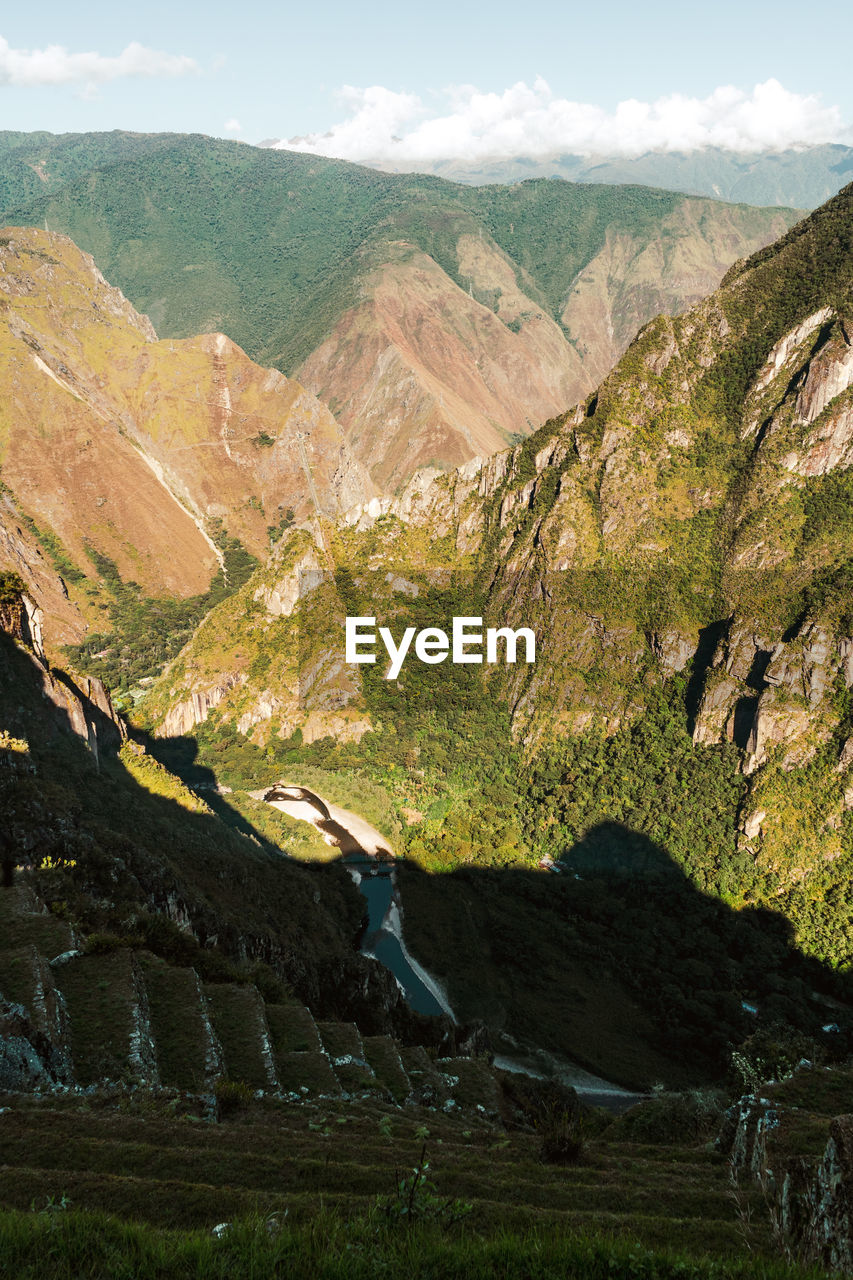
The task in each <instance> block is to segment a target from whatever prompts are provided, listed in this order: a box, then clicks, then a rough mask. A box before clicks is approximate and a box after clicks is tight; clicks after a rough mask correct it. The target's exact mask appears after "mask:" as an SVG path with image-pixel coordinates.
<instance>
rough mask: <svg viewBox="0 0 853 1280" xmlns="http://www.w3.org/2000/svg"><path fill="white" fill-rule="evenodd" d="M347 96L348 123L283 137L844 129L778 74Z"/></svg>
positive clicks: (786, 139) (720, 134) (404, 140)
mask: <svg viewBox="0 0 853 1280" xmlns="http://www.w3.org/2000/svg"><path fill="white" fill-rule="evenodd" d="M339 96H340V98H341V100H342V102H343V103H344V104H345V106H346V108H347V110H348V114H347V117H346V118H345V119H344V120H342V121H341V122H340V123H339V124H336V125H333V126H332V128H331V129H329V130H328V132H326V133H322V134H320V133H312V134H308V135H306V136H304V137H299V138H291V139H288V140H285V141H280V142H278V143H276V144H275V145H276V146H277V147H278V148H279V149H282V150H292V151H306V152H311V153H313V154H319V155H324V156H333V157H335V158H337V159H341V160H352V161H362V162H368V163H371V162H372V163H382V164H389V165H399V166H400V167H402V168H407V167H409V166H411V165H416V164H418V163H423V162H426V161H433V160H439V159H442V160H456V159H459V160H461V159H464V160H487V159H508V158H511V157H513V156H518V155H525V156H531V157H534V156H547V155H555V154H560V153H563V154H566V153H576V154H581V155H624V156H632V155H641V154H642V153H644V152H646V151H654V150H662V151H695V150H699V149H701V148H704V147H721V148H725V149H727V150H731V151H745V152H757V151H765V150H782V149H784V148H787V147H793V146H808V145H817V144H820V143H825V142H835V141H839V140H841V135H842V132H843V129H844V122H843V121H842V118H841V113H840V111H839V109H838V107H834V106H830V107H826V106H824V105H823V104H822V103H821V101H820V98H819V97H818V96H817V95H815V94H798V93H792V92H790V91H789V90H787V89H786V88H785V87H784V86H783V85H781V84H780V83H779V81H778V80H772V79H771V80H766V81H765V82H764V83H763V84H757V85H756V86H755V87H754V89H752V91H751V92H745V91H744V90H742V89H738V88H735V87H734V86H732V85H724V86H721V87H720V88H717V89H715V90H714V92H713V93H711V94H710V95H709V96H708V97H707V98H691V97H686V96H684V95H683V94H671V95H669V96H667V97H662V98H658V99H657V100H656V101H655V102H639V101H637V100H636V99H628V100H626V101H625V102H620V103H619V104H618V105H617V106H616V108H615V110H613V111H607V110H605V109H604V108H602V107H598V106H594V105H593V104H591V103H584V102H572V101H570V100H569V99H567V98H560V97H557V96H556V95H555V94H554V93H553V92H552V91H551V88H550V86H549V85H548V84H547V83H546V81H545V80H543V79H542V78H541V77H538V78H537V79H536V80H535V81H534V83H533V84H532V85H527V84H525V83H524V82H523V81H519V82H518V83H517V84H514V85H513V86H512V87H511V88H509V89H505V90H504V91H503V93H481V92H480V91H479V90H477V89H476V88H475V87H473V86H472V85H463V86H461V87H458V88H453V89H449V90H447V91H446V92H445V94H444V102H442V103H441V104H440V105H439V106H438V108H430V107H428V106H427V105H426V104H425V103H424V101H423V100H422V99H421V98H420V97H418V96H417V95H416V94H411V93H397V92H394V91H393V90H391V89H386V88H383V87H382V86H380V85H374V86H372V87H370V88H367V89H356V88H352V87H351V86H346V87H345V88H344V89H343V90H341V93H340V95H339Z"/></svg>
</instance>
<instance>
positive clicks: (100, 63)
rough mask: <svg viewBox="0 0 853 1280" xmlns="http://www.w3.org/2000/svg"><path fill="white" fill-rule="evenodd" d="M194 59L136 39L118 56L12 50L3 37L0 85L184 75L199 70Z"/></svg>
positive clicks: (57, 48)
mask: <svg viewBox="0 0 853 1280" xmlns="http://www.w3.org/2000/svg"><path fill="white" fill-rule="evenodd" d="M198 69H199V68H198V63H197V62H196V61H195V59H194V58H188V57H186V56H185V55H184V54H173V53H162V52H160V51H159V50H157V49H148V48H146V47H145V45H142V44H139V43H138V41H136V40H133V41H131V43H130V44H129V45H127V46H126V47H125V48H124V49H122V51H121V53H119V54H118V55H117V56H116V57H112V58H111V57H105V56H104V55H103V54H101V53H94V52H93V53H69V52H68V50H67V49H64V48H63V47H62V45H58V44H50V45H47V46H46V47H45V48H44V49H13V48H11V47H10V45H9V42H8V40H5V39H4V38H3V36H0V85H28V86H34V85H60V84H74V83H76V82H82V83H85V84H89V85H94V84H104V83H106V82H107V81H109V80H120V79H124V78H126V77H128V76H147V77H155V76H183V75H188V74H190V73H192V72H196V71H198Z"/></svg>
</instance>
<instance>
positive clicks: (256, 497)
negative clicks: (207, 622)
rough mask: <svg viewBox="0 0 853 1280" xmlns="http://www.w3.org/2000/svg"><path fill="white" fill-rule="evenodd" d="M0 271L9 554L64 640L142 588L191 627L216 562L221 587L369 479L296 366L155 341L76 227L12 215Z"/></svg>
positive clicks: (2, 544)
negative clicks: (283, 368) (41, 227)
mask: <svg viewBox="0 0 853 1280" xmlns="http://www.w3.org/2000/svg"><path fill="white" fill-rule="evenodd" d="M0 284H2V290H3V292H2V312H0V368H2V380H3V386H4V388H6V389H7V394H6V396H5V397H4V400H3V403H2V406H0V476H2V495H1V496H0V548H2V551H1V552H0V554H2V567H4V568H6V569H8V570H10V571H14V572H17V573H19V574H20V575H21V576H22V577H23V579H24V580H25V582H26V583H28V584H29V588H30V590H31V592H32V595H33V597H34V599H35V600H36V601H37V602H38V603H39V604H40V606H41V608H42V611H43V617H44V629H45V640H46V642H47V644H48V646H49V647H50V648H52V650H53V651H54V652H55V651H56V645H58V644H61V643H69V642H80V641H81V640H82V639H83V637H84V636H85V635H86V633H87V631H88V630H89V629H90V628H94V629H95V630H96V632H100V631H101V630H102V628H103V623H104V621H105V618H104V614H105V612H110V611H112V612H113V613H114V612H115V609H116V608H117V607H118V606H119V605H120V606H121V608H123V610H124V613H125V614H126V615H128V616H129V615H130V614H131V613H133V611H134V609H136V610H137V611H138V609H139V607H140V597H142V598H148V599H150V600H155V599H160V600H162V601H165V602H166V603H164V605H163V608H164V609H165V610H166V615H168V616H165V615H164V618H162V619H161V620H160V624H159V625H160V626H161V627H163V626H165V628H166V630H167V631H168V630H169V629H170V628H177V629H178V630H179V629H180V625H186V622H187V618H182V619H180V625H179V619H178V617H177V615H176V614H175V611H174V610H175V608H176V607H177V602H183V607H184V608H185V609H187V610H189V614H188V616H189V615H191V614H193V613H194V614H195V616H196V618H197V617H198V616H200V612H203V606H204V602H205V601H206V600H208V593H209V592H210V590H211V585H212V580H213V579H214V577H215V575H216V591H215V592H214V596H213V597H212V598H221V597H222V595H223V594H227V591H228V590H229V589H233V587H234V586H235V585H236V584H237V582H238V581H239V580H240V574H241V573H242V574H243V576H244V577H245V573H246V571H247V570H248V569H250V568H251V566H252V565H253V564H255V563H256V562H257V558H258V557H260V556H262V555H263V554H264V553H265V551H266V550H267V548H268V546H269V544H270V540H271V539H274V538H276V537H278V536H280V535H281V533H282V531H283V530H284V529H286V528H287V527H289V526H290V525H292V524H293V522H294V521H300V522H301V521H305V520H309V519H311V518H314V517H315V516H316V515H317V514H318V513H320V514H332V513H335V512H338V511H341V510H343V509H345V508H346V507H348V506H350V505H352V503H353V502H354V501H355V500H356V499H359V500H363V499H364V498H365V496H369V495H370V494H372V492H373V489H372V485H371V482H370V480H369V478H368V476H367V474H366V473H365V471H364V470H363V468H361V467H360V465H359V464H358V463H357V462H356V461H355V460H354V459H353V458H352V456H351V454H350V452H349V450H348V448H347V446H346V444H345V442H344V440H343V437H342V435H341V431H340V428H339V427H338V425H337V423H336V422H335V420H334V418H333V417H332V416H331V414H330V413H329V412H328V410H327V409H325V408H324V406H322V405H321V404H320V403H319V402H318V401H317V400H316V399H315V398H314V397H313V396H312V395H310V394H309V393H308V392H307V391H305V390H304V389H303V388H302V387H301V386H300V385H299V384H298V383H296V382H293V381H289V380H288V379H287V378H285V377H284V376H283V375H282V374H280V373H279V372H278V371H276V370H270V369H262V368H259V367H258V366H257V365H255V364H253V363H252V361H251V360H249V359H248V357H247V356H246V355H245V354H244V353H243V352H242V351H241V350H240V349H239V348H238V347H237V346H235V344H234V343H233V342H231V340H230V339H228V338H226V337H224V336H223V335H222V334H208V335H205V336H204V337H201V338H191V339H186V340H182V341H160V342H158V341H157V339H156V335H155V333H154V331H153V329H152V327H151V324H150V322H149V321H148V319H147V317H145V316H142V315H140V314H139V313H138V312H136V311H134V309H133V308H132V307H131V306H130V304H129V303H128V302H127V301H126V300H125V298H124V297H123V296H122V295H121V294H120V293H119V291H118V290H117V289H114V288H112V287H111V286H110V285H108V284H107V283H106V282H105V280H104V278H103V276H102V275H101V274H100V272H99V271H98V269H97V268H96V266H95V264H94V262H93V261H92V259H91V258H90V257H89V256H88V255H87V254H84V253H82V252H81V251H80V250H79V249H78V248H77V247H76V246H75V245H73V244H72V243H71V241H69V240H68V239H66V238H65V237H64V236H61V235H57V234H55V233H53V232H45V231H38V230H33V229H20V228H6V229H5V231H3V232H2V234H0ZM217 593H218V594H217ZM168 601H172V602H173V606H174V607H172V606H170V605H168ZM152 623H153V618H152V617H151V616H150V615H145V614H143V615H141V616H136V618H135V624H136V626H137V628H138V629H140V630H141V631H144V630H145V628H146V624H148V625H151V624H152ZM137 639H138V641H140V642H141V643H142V644H143V645H150V643H151V637H150V636H149V637H148V638H147V639H143V638H141V637H138V638H137ZM171 642H172V643H173V642H174V638H173V639H172V641H171ZM100 647H103V646H100ZM113 676H115V673H113ZM114 683H115V679H114Z"/></svg>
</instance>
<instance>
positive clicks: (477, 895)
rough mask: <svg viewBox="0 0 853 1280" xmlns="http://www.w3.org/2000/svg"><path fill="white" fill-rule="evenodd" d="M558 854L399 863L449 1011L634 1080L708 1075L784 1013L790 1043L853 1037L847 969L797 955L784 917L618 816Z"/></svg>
mask: <svg viewBox="0 0 853 1280" xmlns="http://www.w3.org/2000/svg"><path fill="white" fill-rule="evenodd" d="M559 866H560V870H559V872H556V873H555V872H550V873H549V872H545V871H540V870H536V871H532V870H526V869H512V868H508V869H503V870H496V869H490V868H478V867H465V868H462V869H458V870H456V871H453V872H451V873H448V874H444V875H440V876H435V875H429V874H427V873H425V872H423V871H421V870H420V869H418V868H417V867H415V866H413V865H412V864H406V865H405V866H404V867H402V868H401V870H400V874H399V879H400V883H401V894H402V901H403V907H404V912H405V921H406V938H407V942H408V945H409V947H410V949H411V950H412V952H413V953H414V954H415V955H416V956H417V957H418V959H419V960H420V961H421V962H422V963H423V964H424V965H425V966H426V967H427V968H428V969H430V970H431V971H432V972H433V973H434V974H435V976H436V977H438V978H439V979H440V980H441V981H442V983H443V984H444V985H445V987H446V989H447V992H448V996H449V998H450V1002H451V1004H452V1005H453V1007H454V1009H455V1011H456V1012H457V1014H458V1015H459V1016H460V1017H462V1018H464V1019H466V1020H473V1019H476V1018H482V1019H483V1020H485V1021H486V1022H487V1023H489V1024H490V1025H491V1026H492V1027H498V1028H502V1029H504V1030H505V1031H507V1032H509V1033H510V1034H511V1035H512V1036H514V1037H515V1038H517V1039H519V1040H523V1041H529V1042H532V1043H535V1044H540V1045H543V1046H544V1047H546V1048H548V1049H551V1050H552V1051H554V1052H557V1053H561V1054H566V1055H571V1056H574V1057H576V1058H577V1059H578V1060H579V1061H580V1062H581V1063H583V1064H584V1065H586V1066H589V1067H590V1068H592V1069H594V1070H597V1071H599V1072H601V1073H602V1074H605V1075H608V1074H609V1076H610V1078H612V1079H615V1080H617V1081H618V1082H620V1083H625V1084H630V1085H649V1084H651V1083H653V1082H654V1081H655V1080H656V1079H663V1080H667V1081H672V1082H681V1083H688V1082H699V1081H702V1080H709V1079H713V1078H716V1077H719V1075H720V1074H721V1072H722V1071H723V1070H724V1069H725V1066H726V1063H727V1061H728V1058H729V1056H730V1052H731V1049H732V1048H733V1047H734V1046H737V1045H739V1044H741V1043H742V1042H743V1041H744V1040H745V1039H746V1038H747V1037H748V1036H750V1035H751V1034H752V1033H754V1032H755V1031H756V1029H757V1028H758V1027H759V1025H763V1026H768V1025H775V1026H776V1027H777V1028H781V1026H782V1025H783V1024H786V1025H787V1026H788V1027H789V1028H790V1029H791V1031H790V1032H789V1033H787V1036H788V1039H789V1040H790V1043H791V1045H792V1050H791V1051H792V1052H797V1044H798V1043H801V1044H802V1046H803V1053H804V1054H805V1053H806V1050H807V1049H808V1047H809V1046H808V1040H809V1038H810V1037H816V1039H817V1041H818V1043H820V1044H821V1045H822V1047H823V1049H824V1050H825V1051H826V1052H827V1053H832V1054H835V1055H837V1054H839V1053H842V1052H844V1051H845V1050H846V1049H848V1048H849V1047H850V1041H851V1035H850V1032H851V1030H853V1021H851V1012H853V1011H851V1009H850V1008H847V1009H846V1010H845V1009H841V1008H839V1007H838V1005H837V1004H836V1002H838V1001H842V1002H850V1001H852V1000H853V982H851V979H850V978H849V977H845V976H844V975H841V974H839V973H836V972H834V971H832V970H829V969H828V968H826V967H825V966H824V965H822V964H821V963H820V962H818V961H816V960H812V959H809V958H807V957H804V956H803V955H802V954H801V953H800V952H799V951H798V950H797V949H796V947H795V946H794V939H793V930H792V928H791V925H790V924H789V922H788V921H787V920H786V919H784V918H783V917H782V916H781V915H778V914H776V913H774V912H771V911H767V910H764V909H749V908H747V909H744V910H741V911H734V910H732V909H731V908H730V907H728V906H727V905H726V904H725V903H724V902H722V901H720V900H719V899H717V898H714V897H710V896H708V895H707V894H705V893H703V892H702V891H700V890H698V889H697V888H696V887H695V886H694V885H693V884H692V883H691V881H690V880H689V879H688V878H687V877H686V876H685V874H684V873H683V871H682V870H681V868H680V867H679V866H677V865H676V864H675V862H674V861H673V859H672V857H671V856H670V855H669V854H668V853H667V851H666V850H665V849H663V848H661V847H660V846H659V845H656V844H655V843H654V842H653V841H651V840H649V839H648V838H647V837H646V836H644V835H642V834H640V833H638V832H636V831H632V830H629V829H628V828H625V827H623V826H621V825H620V824H618V823H615V822H605V823H601V824H599V825H598V826H596V827H594V828H592V829H591V830H590V831H589V832H588V833H587V835H586V836H585V837H584V838H583V839H582V840H580V841H578V842H577V843H576V844H575V845H574V846H573V847H572V848H571V849H570V850H568V851H567V852H566V853H565V854H564V855H563V857H562V859H561V861H560V864H559ZM756 1011H757V1012H756ZM830 1023H834V1024H841V1026H842V1031H841V1032H834V1031H833V1032H829V1033H826V1032H824V1031H823V1030H822V1027H823V1026H824V1025H826V1024H830ZM798 1036H799V1037H800V1040H799V1041H798ZM776 1038H777V1039H778V1036H776Z"/></svg>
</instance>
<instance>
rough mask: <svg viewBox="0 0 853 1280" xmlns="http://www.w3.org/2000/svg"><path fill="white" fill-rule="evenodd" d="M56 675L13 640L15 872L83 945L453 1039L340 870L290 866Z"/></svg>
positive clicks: (5, 805) (8, 824)
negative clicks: (408, 988) (90, 937)
mask: <svg viewBox="0 0 853 1280" xmlns="http://www.w3.org/2000/svg"><path fill="white" fill-rule="evenodd" d="M44 676H45V669H44V667H43V666H42V665H41V664H39V662H38V661H37V660H36V659H35V658H34V657H33V655H32V654H31V653H29V652H28V651H26V650H25V649H24V648H22V647H20V646H18V645H16V644H15V642H14V641H13V640H12V639H11V638H10V637H9V636H8V635H6V634H5V633H3V632H0V832H2V848H0V852H2V861H3V862H4V863H5V864H8V868H7V870H8V871H9V875H8V877H7V878H8V879H10V880H11V879H13V878H14V879H15V880H16V881H18V882H20V881H21V880H29V881H31V883H32V884H33V887H34V888H35V890H36V892H37V894H38V895H39V897H40V898H41V899H42V900H43V901H44V902H45V903H46V904H47V905H48V906H49V907H50V909H51V910H53V911H54V912H56V913H57V914H60V915H62V916H64V917H65V918H66V919H69V920H70V921H71V922H72V923H73V924H74V925H75V927H76V928H77V929H78V931H79V933H80V934H81V935H82V936H84V937H85V936H86V935H87V934H93V933H96V934H100V935H104V934H106V935H108V937H109V938H110V939H111V944H112V945H115V944H120V945H127V946H136V947H143V948H147V949H149V950H151V951H154V952H156V953H157V954H159V955H162V956H163V957H164V958H165V959H167V960H170V961H172V962H174V963H178V964H180V965H185V966H189V965H192V966H193V967H195V968H196V969H197V971H198V972H199V973H200V975H201V976H202V978H203V979H204V980H205V981H217V980H222V981H233V980H234V979H235V977H236V978H237V979H238V980H244V981H256V982H257V983H258V985H259V986H260V987H261V988H262V990H263V988H264V986H266V987H268V988H274V987H276V985H278V987H279V988H282V987H283V988H287V989H289V990H291V991H292V992H293V993H294V994H295V995H296V996H297V997H298V999H299V1000H300V1001H302V1002H303V1003H304V1004H306V1005H307V1006H308V1007H309V1008H310V1009H311V1010H312V1012H313V1013H314V1014H315V1015H316V1016H317V1017H321V1018H329V1019H344V1020H353V1021H356V1022H357V1023H358V1024H359V1026H360V1027H362V1028H363V1029H364V1030H365V1032H366V1033H367V1034H382V1033H385V1032H391V1031H393V1032H394V1033H395V1034H397V1035H398V1036H400V1038H405V1039H414V1040H416V1041H418V1042H421V1043H436V1044H438V1043H440V1042H441V1040H442V1037H443V1036H444V1035H445V1033H446V1031H447V1027H446V1026H445V1025H444V1022H445V1020H443V1019H431V1018H423V1017H421V1016H420V1015H418V1014H416V1013H413V1012H412V1011H411V1010H410V1009H408V1007H407V1006H406V1005H405V1003H404V1001H403V999H402V997H401V994H400V991H399V988H398V986H397V984H396V982H395V981H394V979H393V977H392V976H391V974H390V973H389V972H388V971H387V970H386V969H384V968H383V967H382V966H381V965H379V964H377V963H375V962H373V961H370V960H368V959H365V958H364V957H362V956H360V955H359V954H358V951H357V940H358V938H359V936H360V934H361V931H362V929H363V924H364V920H363V915H364V907H363V903H362V901H361V898H360V896H359V894H358V893H357V891H356V889H355V886H354V885H353V883H352V881H351V879H350V877H349V876H348V874H347V873H346V871H345V869H344V868H343V867H342V866H341V865H340V864H336V863H332V864H325V865H314V866H311V867H310V868H309V867H305V866H302V865H299V864H297V863H295V862H293V861H289V860H288V859H286V858H284V857H282V851H281V849H279V848H278V847H277V846H275V845H273V844H271V843H270V841H268V840H267V839H266V838H265V837H264V836H263V834H262V833H261V832H259V831H256V830H255V829H254V828H252V826H251V823H249V822H247V820H246V819H245V818H244V817H243V816H242V815H241V814H239V813H237V812H236V810H233V809H231V808H230V806H228V804H227V801H226V800H225V798H224V797H223V796H217V795H216V794H215V793H214V792H202V793H201V794H199V793H196V792H194V791H192V790H190V789H189V788H188V787H186V786H185V785H184V784H183V783H182V782H181V781H180V780H179V779H178V778H177V777H175V776H174V775H173V774H171V773H169V772H167V771H166V769H165V768H164V767H163V766H162V765H161V764H160V763H159V762H158V761H157V760H155V759H154V758H153V757H152V756H150V755H149V754H148V753H147V752H146V751H145V750H144V747H143V746H142V745H141V744H140V743H136V742H133V741H129V742H125V743H124V745H122V746H120V742H121V739H120V736H119V734H118V732H117V726H116V722H115V721H111V720H109V717H105V716H104V713H103V709H102V708H100V707H99V706H98V705H96V703H95V702H94V701H93V700H92V698H90V696H89V693H88V692H87V691H86V688H85V687H80V686H78V685H77V684H76V683H75V682H74V681H73V680H72V679H71V678H70V677H69V676H67V675H65V676H63V681H62V686H63V689H65V690H67V691H68V693H70V694H71V695H72V699H73V701H72V707H73V712H72V713H70V712H69V710H68V709H67V708H66V707H65V706H63V705H57V703H56V702H54V701H51V700H50V698H49V697H48V696H46V693H45V688H46V685H45V681H44ZM82 683H83V685H84V686H85V683H86V682H82ZM90 692H91V690H90ZM99 718H100V721H105V723H104V724H103V726H102V729H103V731H102V735H101V746H100V750H97V748H96V747H95V748H93V745H92V742H91V736H92V735H91V732H90V730H91V725H92V724H94V723H95V722H96V721H99ZM75 720H76V721H77V723H75ZM100 721H99V722H100ZM110 731H112V734H113V740H112V741H109V738H110ZM107 742H109V745H108V746H107V745H105V744H107ZM119 746H120V749H118V748H119ZM184 750H185V752H186V754H187V755H191V754H192V747H191V746H190V745H188V744H185V745H184ZM208 797H209V798H210V799H215V802H216V806H217V809H218V810H219V813H224V815H225V818H226V820H223V819H222V818H221V817H220V816H219V813H217V812H214V810H213V808H212V806H211V805H209V804H208V803H207V800H208ZM45 863H48V867H47V869H40V868H43V866H44V864H45ZM3 891H4V890H3V889H2V888H0V892H3Z"/></svg>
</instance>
